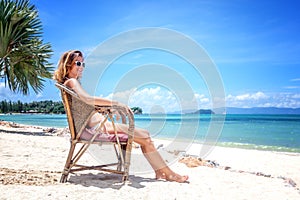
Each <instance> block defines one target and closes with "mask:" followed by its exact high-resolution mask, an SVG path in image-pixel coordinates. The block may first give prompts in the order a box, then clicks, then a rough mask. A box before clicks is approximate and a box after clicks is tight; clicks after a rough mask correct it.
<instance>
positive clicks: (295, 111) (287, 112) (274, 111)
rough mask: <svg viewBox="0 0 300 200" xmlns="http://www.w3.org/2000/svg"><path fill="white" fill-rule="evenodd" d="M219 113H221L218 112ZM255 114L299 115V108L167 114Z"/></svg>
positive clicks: (232, 109)
mask: <svg viewBox="0 0 300 200" xmlns="http://www.w3.org/2000/svg"><path fill="white" fill-rule="evenodd" d="M220 111H221V112H220ZM181 113H183V114H219V113H223V114H225V113H226V114H249V115H250V114H253V115H255V114H257V115H263V114H265V115H300V108H277V107H253V108H236V107H227V108H217V109H215V110H211V109H200V110H196V111H193V110H183V111H175V112H170V113H168V114H181Z"/></svg>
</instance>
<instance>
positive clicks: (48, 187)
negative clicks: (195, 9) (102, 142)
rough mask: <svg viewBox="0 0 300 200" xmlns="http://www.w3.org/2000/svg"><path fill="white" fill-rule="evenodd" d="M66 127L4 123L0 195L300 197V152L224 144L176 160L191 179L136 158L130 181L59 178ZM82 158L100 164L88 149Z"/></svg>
mask: <svg viewBox="0 0 300 200" xmlns="http://www.w3.org/2000/svg"><path fill="white" fill-rule="evenodd" d="M63 132H64V130H63V129H51V128H45V127H34V126H24V125H17V124H7V123H4V122H2V123H1V124H0V157H1V162H0V199H104V198H108V199H177V200H178V199H295V200H296V199H300V189H299V188H300V167H299V166H300V154H298V153H285V152H271V151H257V150H246V149H234V148H224V147H215V148H214V149H213V151H212V152H211V153H210V154H209V155H208V156H207V157H206V158H205V160H206V162H200V161H199V158H196V157H188V156H183V157H182V158H179V159H178V160H176V162H172V164H171V165H170V167H171V168H172V169H173V170H174V171H176V172H178V173H180V174H187V175H189V177H190V179H189V183H175V182H166V181H162V180H156V179H155V178H154V173H153V172H148V173H135V172H136V170H135V169H136V168H137V167H138V166H139V165H140V163H138V162H135V159H134V158H133V159H132V164H131V165H132V167H131V169H133V170H131V172H130V177H129V182H128V183H126V184H122V183H121V176H119V175H112V174H109V173H104V172H98V171H88V172H87V171H86V172H81V173H76V174H71V175H70V176H69V181H68V182H67V183H59V179H60V175H61V170H62V169H63V167H64V163H65V159H66V156H67V153H68V148H69V141H68V139H67V138H68V137H67V136H66V135H65V134H62V133H63ZM154 142H155V144H157V145H158V144H163V145H166V143H167V141H161V140H154ZM199 148H200V147H199V144H193V145H192V146H191V147H190V149H189V150H188V151H187V152H186V153H187V154H188V155H197V153H198V152H199ZM138 152H140V149H139V148H134V149H133V153H137V154H138ZM208 160H209V161H212V162H207V161H208ZM192 161H193V162H194V163H196V164H195V165H194V166H191V165H192V164H193V163H192ZM198 161H199V162H198ZM81 162H82V163H87V162H88V163H93V162H94V163H97V161H96V160H95V159H94V158H93V156H92V155H90V154H89V153H86V154H85V155H84V157H83V158H82V160H81ZM201 163H202V165H203V166H201ZM145 164H146V163H145Z"/></svg>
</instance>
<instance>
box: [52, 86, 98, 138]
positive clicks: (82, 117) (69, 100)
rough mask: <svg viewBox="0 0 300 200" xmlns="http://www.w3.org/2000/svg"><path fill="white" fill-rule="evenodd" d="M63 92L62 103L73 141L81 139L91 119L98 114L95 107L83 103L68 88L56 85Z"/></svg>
mask: <svg viewBox="0 0 300 200" xmlns="http://www.w3.org/2000/svg"><path fill="white" fill-rule="evenodd" d="M55 85H56V86H57V87H58V88H59V89H60V91H61V97H62V101H63V104H64V107H65V111H66V115H67V120H68V124H69V129H70V133H71V139H72V140H74V139H79V136H80V134H81V133H82V131H83V130H84V128H85V127H86V125H87V123H88V121H89V119H90V117H91V116H92V115H93V114H94V113H95V112H96V111H95V107H94V106H92V105H89V104H87V103H85V102H83V101H82V100H81V99H79V97H78V95H77V94H76V93H75V92H74V91H73V90H72V89H70V88H68V87H67V86H65V85H63V84H61V83H56V84H55Z"/></svg>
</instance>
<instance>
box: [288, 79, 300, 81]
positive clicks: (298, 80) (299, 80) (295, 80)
mask: <svg viewBox="0 0 300 200" xmlns="http://www.w3.org/2000/svg"><path fill="white" fill-rule="evenodd" d="M290 81H300V78H294V79H291V80H290Z"/></svg>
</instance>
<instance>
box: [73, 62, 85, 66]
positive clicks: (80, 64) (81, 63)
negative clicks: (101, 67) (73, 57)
mask: <svg viewBox="0 0 300 200" xmlns="http://www.w3.org/2000/svg"><path fill="white" fill-rule="evenodd" d="M75 64H76V66H77V67H85V63H84V62H80V61H75Z"/></svg>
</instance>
